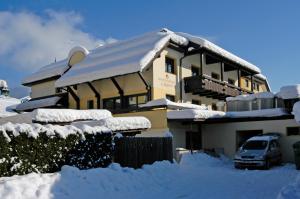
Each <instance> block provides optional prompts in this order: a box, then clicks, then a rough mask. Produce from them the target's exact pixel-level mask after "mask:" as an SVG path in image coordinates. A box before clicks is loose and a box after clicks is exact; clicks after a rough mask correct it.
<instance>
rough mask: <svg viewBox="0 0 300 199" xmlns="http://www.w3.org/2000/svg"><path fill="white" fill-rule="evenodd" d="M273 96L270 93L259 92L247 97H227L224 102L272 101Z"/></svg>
mask: <svg viewBox="0 0 300 199" xmlns="http://www.w3.org/2000/svg"><path fill="white" fill-rule="evenodd" d="M274 97H275V95H274V93H272V92H259V93H254V94H249V95H238V96H236V97H227V98H226V101H227V102H230V101H251V100H255V99H272V98H274Z"/></svg>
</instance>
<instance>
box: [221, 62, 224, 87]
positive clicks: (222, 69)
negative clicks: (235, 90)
mask: <svg viewBox="0 0 300 199" xmlns="http://www.w3.org/2000/svg"><path fill="white" fill-rule="evenodd" d="M221 81H222V82H223V81H224V63H223V62H222V61H221Z"/></svg>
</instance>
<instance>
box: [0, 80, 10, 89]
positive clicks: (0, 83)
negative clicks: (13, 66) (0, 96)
mask: <svg viewBox="0 0 300 199" xmlns="http://www.w3.org/2000/svg"><path fill="white" fill-rule="evenodd" d="M0 88H8V85H7V82H6V81H5V80H1V79H0Z"/></svg>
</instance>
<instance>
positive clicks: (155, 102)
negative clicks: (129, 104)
mask: <svg viewBox="0 0 300 199" xmlns="http://www.w3.org/2000/svg"><path fill="white" fill-rule="evenodd" d="M159 106H166V107H168V108H169V109H200V110H207V109H208V108H207V107H206V106H200V105H196V104H189V103H176V102H172V101H170V100H168V99H165V98H161V99H157V100H152V101H149V102H147V103H146V104H141V105H139V107H141V108H145V107H159Z"/></svg>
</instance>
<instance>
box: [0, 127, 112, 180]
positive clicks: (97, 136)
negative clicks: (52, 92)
mask: <svg viewBox="0 0 300 199" xmlns="http://www.w3.org/2000/svg"><path fill="white" fill-rule="evenodd" d="M113 144H114V143H113V138H112V134H111V133H110V132H109V131H106V130H105V131H104V130H103V129H100V128H95V129H94V130H93V129H89V130H87V128H85V129H82V130H81V129H78V128H76V127H71V126H52V125H48V126H47V125H46V126H42V125H36V124H35V125H28V124H27V125H25V124H23V125H12V124H10V125H6V126H0V176H12V175H23V174H27V173H31V172H38V173H52V172H56V171H59V170H60V169H61V167H62V166H63V165H70V166H75V167H77V168H79V169H88V168H97V167H106V166H108V165H109V164H110V163H111V161H112V153H113Z"/></svg>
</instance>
